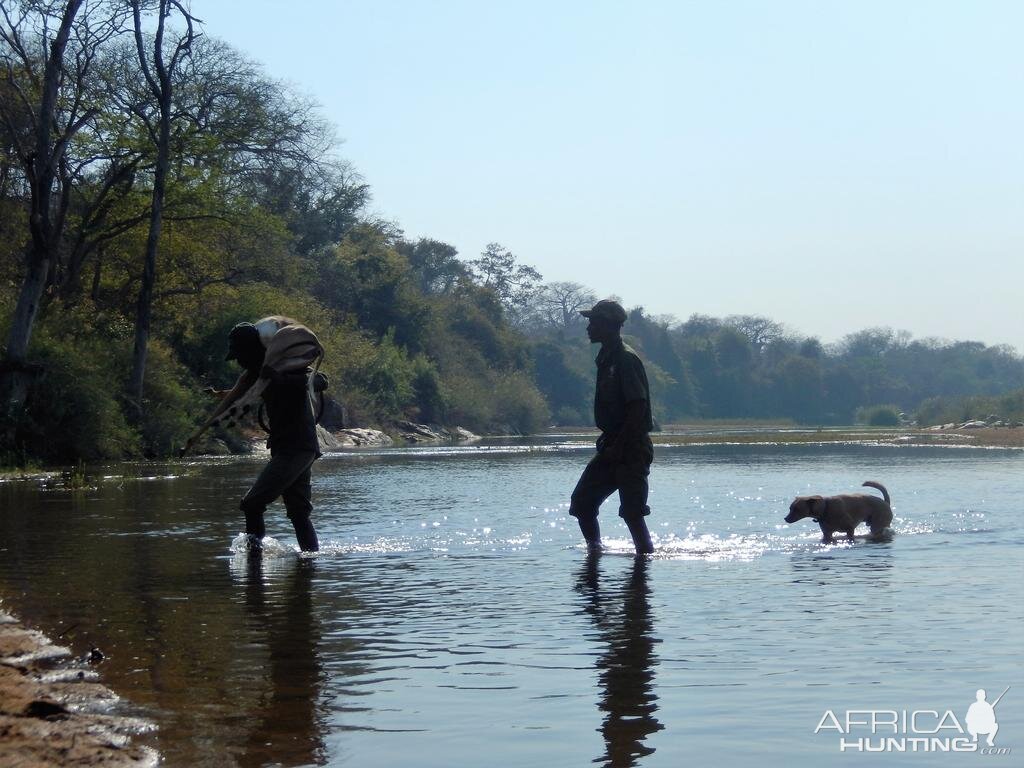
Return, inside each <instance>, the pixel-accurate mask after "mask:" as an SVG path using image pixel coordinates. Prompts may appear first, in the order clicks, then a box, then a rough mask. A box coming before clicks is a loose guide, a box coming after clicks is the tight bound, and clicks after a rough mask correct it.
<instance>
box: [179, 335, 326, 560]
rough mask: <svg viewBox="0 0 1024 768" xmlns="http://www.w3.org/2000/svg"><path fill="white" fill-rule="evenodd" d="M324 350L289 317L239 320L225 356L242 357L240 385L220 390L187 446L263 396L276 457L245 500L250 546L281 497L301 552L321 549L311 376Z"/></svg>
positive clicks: (254, 545)
mask: <svg viewBox="0 0 1024 768" xmlns="http://www.w3.org/2000/svg"><path fill="white" fill-rule="evenodd" d="M322 354H323V349H322V347H320V343H319V341H317V339H316V336H315V335H314V334H313V332H312V331H310V330H309V329H308V328H306V327H305V326H303V325H301V324H299V323H296V322H295V321H293V320H289V319H288V318H284V317H268V318H264V319H263V320H260V321H259V322H258V323H256V324H253V323H239V324H238V325H236V326H235V327H234V328H232V329H231V332H230V333H229V334H228V354H227V358H226V359H227V360H235V361H237V362H238V364H239V365H240V366H241V367H242V368H243V371H242V374H241V375H240V376H239V377H238V381H237V382H236V383H235V385H234V387H232V388H231V389H230V390H229V391H227V392H225V393H219V394H221V395H222V400H221V402H220V403H219V404H218V406H217V408H216V409H215V410H214V412H213V414H211V416H210V418H209V419H208V420H207V421H206V423H205V424H204V425H203V426H202V427H201V428H200V430H199V431H198V432H197V433H196V434H195V435H194V436H193V437H192V438H191V439H190V440H189V442H188V444H187V445H186V446H185V449H184V450H183V451H182V453H184V452H185V451H187V450H188V449H189V448H190V447H191V446H192V444H193V443H194V442H195V441H196V440H197V439H198V437H199V435H200V434H201V433H202V432H203V431H204V430H205V429H206V428H207V427H209V426H210V425H213V424H216V423H218V422H219V421H220V420H222V418H224V417H225V414H227V418H234V417H236V416H238V415H241V414H243V413H246V412H248V411H249V410H251V409H253V408H254V406H255V405H256V401H257V400H258V399H262V402H263V405H264V407H265V409H266V414H267V429H268V431H269V433H270V437H269V439H268V441H267V447H268V448H270V461H269V462H268V463H267V465H266V466H265V467H264V468H263V471H262V472H260V474H259V477H257V478H256V482H255V483H253V485H252V487H251V488H250V489H249V491H248V493H246V494H245V497H244V498H243V499H242V502H241V504H240V508H241V510H242V512H243V513H245V532H246V534H247V535H248V536H249V537H250V542H251V543H250V547H251V549H254V550H258V549H259V548H260V541H261V540H262V539H263V537H264V536H265V535H266V527H265V525H264V521H263V513H264V512H265V511H266V508H267V506H269V505H270V504H271V503H272V502H273V501H274V500H275V499H277V498H278V497H281V498H282V500H283V501H284V505H285V509H286V510H287V512H288V518H289V519H290V520H291V522H292V526H293V527H294V528H295V537H296V539H297V540H298V544H299V548H300V549H301V550H302V551H303V552H316V551H318V550H319V549H320V544H319V541H318V540H317V535H316V529H315V528H314V527H313V523H312V522H311V521H310V514H311V513H312V511H313V504H312V501H311V496H312V492H311V468H312V466H313V462H315V461H316V460H317V459H318V458H319V457H320V455H321V454H320V443H319V440H318V438H317V431H316V418H315V416H314V413H313V407H312V402H311V393H312V386H313V385H312V383H311V379H310V377H311V376H313V375H314V373H313V371H312V370H311V369H310V368H309V365H310V364H311V363H312V362H313V361H314V360H316V359H317V358H319V357H320V356H322Z"/></svg>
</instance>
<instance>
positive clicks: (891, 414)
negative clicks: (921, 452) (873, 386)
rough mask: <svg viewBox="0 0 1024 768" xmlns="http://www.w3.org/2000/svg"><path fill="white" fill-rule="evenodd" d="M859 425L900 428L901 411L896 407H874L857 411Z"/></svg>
mask: <svg viewBox="0 0 1024 768" xmlns="http://www.w3.org/2000/svg"><path fill="white" fill-rule="evenodd" d="M855 419H856V421H857V423H858V424H866V425H867V426H869V427H898V426H899V425H900V409H899V407H897V406H895V405H872V406H866V407H864V408H858V409H857V415H856V417H855Z"/></svg>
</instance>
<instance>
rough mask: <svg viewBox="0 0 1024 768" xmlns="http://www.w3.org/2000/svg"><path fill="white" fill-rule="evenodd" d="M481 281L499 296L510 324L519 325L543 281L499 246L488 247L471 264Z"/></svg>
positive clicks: (538, 274) (537, 273) (531, 269)
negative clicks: (539, 284) (538, 285)
mask: <svg viewBox="0 0 1024 768" xmlns="http://www.w3.org/2000/svg"><path fill="white" fill-rule="evenodd" d="M469 266H470V268H471V269H472V270H473V273H474V275H475V276H476V278H477V281H478V282H479V284H480V285H482V286H483V287H484V288H489V289H490V290H492V291H494V293H495V295H497V297H498V300H499V301H500V302H501V304H502V306H503V307H504V308H505V311H506V312H507V313H508V315H509V320H510V321H511V322H512V323H513V325H515V324H518V323H519V322H520V321H521V320H522V319H523V318H524V317H525V314H526V310H527V308H528V307H529V305H530V301H531V299H532V298H533V296H534V294H535V293H536V291H537V284H538V283H539V282H540V281H541V279H542V277H541V274H540V272H538V271H537V270H536V269H534V268H533V267H531V266H529V265H528V264H519V263H518V262H517V261H516V257H515V255H514V254H513V253H512V252H511V251H509V250H508V249H506V248H503V247H502V246H501V245H500V244H499V243H488V244H487V247H486V248H485V249H484V252H483V253H482V254H480V258H479V259H474V260H473V261H471V262H469Z"/></svg>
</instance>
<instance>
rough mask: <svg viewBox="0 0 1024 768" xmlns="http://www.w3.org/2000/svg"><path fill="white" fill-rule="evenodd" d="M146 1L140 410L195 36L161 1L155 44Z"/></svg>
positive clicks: (136, 351)
mask: <svg viewBox="0 0 1024 768" xmlns="http://www.w3.org/2000/svg"><path fill="white" fill-rule="evenodd" d="M142 4H143V0H131V6H132V16H133V19H134V21H135V46H136V51H137V53H138V57H139V68H140V69H141V70H142V74H143V76H144V77H145V79H146V83H147V85H148V86H149V91H150V94H151V95H152V97H153V105H155V110H150V109H147V106H149V105H147V104H146V103H145V102H141V103H138V104H136V105H135V107H134V112H135V114H136V115H137V116H138V117H139V118H140V120H141V121H142V123H143V125H144V126H145V128H146V133H147V134H148V135H149V138H150V140H151V141H152V142H153V146H154V147H155V149H156V162H155V164H154V167H153V194H152V203H151V205H150V211H149V234H148V236H147V238H146V252H145V256H144V262H143V264H144V266H143V270H142V284H141V285H140V287H139V298H138V303H137V304H136V312H135V345H134V348H133V351H132V371H131V377H130V379H129V384H128V397H129V398H130V400H131V401H132V405H133V407H134V409H135V412H136V415H137V417H138V418H140V419H141V417H142V412H143V402H142V390H143V384H144V381H145V376H146V352H147V347H148V345H149V334H150V324H151V322H152V315H153V287H154V286H155V285H156V257H157V248H158V247H159V245H160V231H161V228H162V227H163V216H164V198H165V196H166V194H167V172H168V169H169V167H170V163H171V122H172V120H173V119H174V113H173V106H174V78H175V74H176V72H177V70H178V66H179V65H180V63H181V60H182V59H183V58H184V57H185V56H188V55H189V52H190V51H191V49H192V43H193V41H194V40H195V38H196V34H197V33H196V31H195V27H194V19H193V17H192V15H191V14H190V13H189V12H188V11H187V10H186V9H185V7H184V6H183V5H182V4H181V3H180V2H178V0H157V27H156V34H155V35H154V37H153V40H152V42H151V43H150V44H147V41H146V39H145V36H144V32H143V24H142ZM175 12H177V13H178V14H179V15H180V16H181V17H182V19H183V20H184V21H185V31H184V32H183V33H182V34H181V36H180V37H178V39H177V40H176V41H175V42H174V43H173V44H172V45H171V46H170V47H169V48H168V51H169V53H170V56H169V57H168V56H167V55H166V53H167V52H165V50H164V32H165V29H166V23H167V19H168V17H170V16H171V15H172V14H174V13H175Z"/></svg>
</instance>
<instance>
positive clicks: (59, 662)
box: [0, 611, 159, 768]
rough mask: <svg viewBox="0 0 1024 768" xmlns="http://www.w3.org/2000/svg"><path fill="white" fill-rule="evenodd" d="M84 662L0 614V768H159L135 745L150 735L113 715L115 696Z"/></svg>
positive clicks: (145, 727) (139, 725)
mask: <svg viewBox="0 0 1024 768" xmlns="http://www.w3.org/2000/svg"><path fill="white" fill-rule="evenodd" d="M97 679H98V675H97V674H96V672H95V671H94V670H93V669H91V668H90V667H89V665H88V664H86V663H84V662H78V661H72V660H70V651H69V650H68V649H67V648H63V647H61V646H59V645H55V644H53V643H52V642H50V640H49V639H48V638H46V637H45V636H44V635H42V634H41V633H39V632H36V631H34V630H31V629H27V628H26V627H24V626H23V625H22V624H21V623H20V622H18V621H17V620H16V619H14V618H13V617H12V616H10V615H8V614H6V613H4V612H2V611H0V765H3V766H6V768H60V767H63V766H109V767H110V768H126V767H127V766H132V767H133V768H138V766H155V765H156V764H157V763H158V762H159V760H158V756H157V753H156V752H155V751H153V750H152V749H150V748H149V747H144V746H138V745H133V744H132V737H133V736H134V735H136V734H138V733H140V732H144V731H148V730H152V726H151V725H150V724H148V723H146V722H144V721H140V720H137V719H133V718H126V717H119V716H115V715H112V714H109V712H110V709H111V707H112V705H113V704H114V703H115V702H116V701H117V696H116V695H115V694H114V693H113V692H112V691H111V690H110V689H109V688H106V687H105V686H103V685H101V684H100V683H98V682H97Z"/></svg>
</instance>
